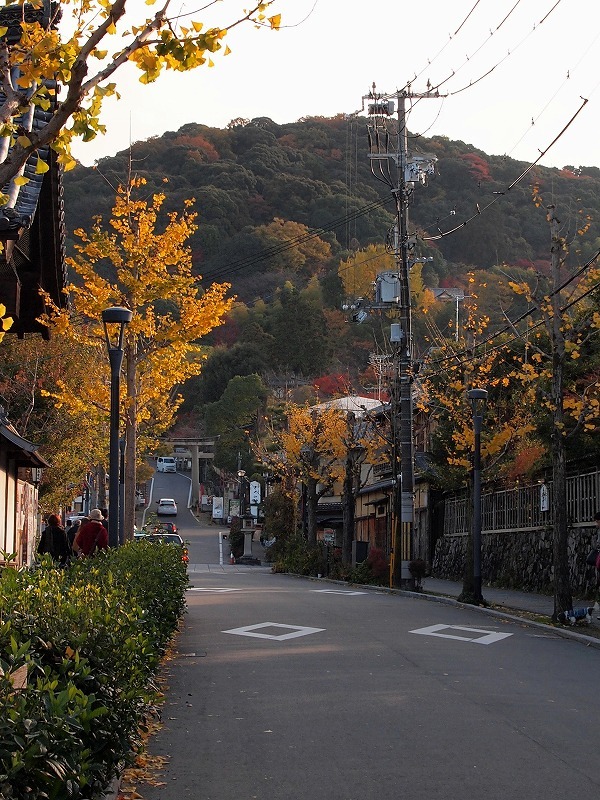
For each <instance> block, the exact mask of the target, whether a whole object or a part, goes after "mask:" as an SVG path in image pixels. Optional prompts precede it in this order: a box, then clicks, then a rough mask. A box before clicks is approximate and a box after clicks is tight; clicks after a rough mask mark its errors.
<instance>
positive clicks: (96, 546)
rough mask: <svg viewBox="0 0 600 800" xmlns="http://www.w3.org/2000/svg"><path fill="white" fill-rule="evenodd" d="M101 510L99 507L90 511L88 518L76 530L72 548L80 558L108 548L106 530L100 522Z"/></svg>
mask: <svg viewBox="0 0 600 800" xmlns="http://www.w3.org/2000/svg"><path fill="white" fill-rule="evenodd" d="M102 519H103V517H102V512H101V511H100V509H99V508H93V509H92V510H91V511H90V518H89V520H88V521H87V522H85V523H83V524H82V525H81V526H80V528H79V530H78V531H77V536H76V537H75V541H74V542H73V550H74V552H75V553H77V555H78V556H79V557H80V558H81V557H83V556H91V555H94V553H96V552H97V551H98V550H106V549H107V548H108V532H107V530H106V528H105V527H104V525H103V524H102Z"/></svg>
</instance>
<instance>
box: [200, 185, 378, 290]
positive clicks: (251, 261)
mask: <svg viewBox="0 0 600 800" xmlns="http://www.w3.org/2000/svg"><path fill="white" fill-rule="evenodd" d="M391 201H392V198H391V197H385V198H383V199H382V200H377V201H374V202H372V203H369V204H367V205H366V206H363V207H362V208H360V209H358V210H357V211H355V212H353V213H352V214H345V215H344V216H343V217H338V218H337V219H334V220H332V221H331V222H330V223H329V224H328V225H326V226H323V227H322V228H312V229H310V232H309V233H306V234H302V235H299V236H296V237H294V238H293V239H287V240H286V241H285V242H283V243H282V244H280V245H274V246H273V247H270V248H266V249H265V250H262V251H260V252H259V253H257V254H255V255H253V256H247V257H246V258H242V259H239V260H238V261H233V262H231V263H230V264H227V265H225V266H223V267H218V268H217V269H216V270H213V271H212V272H209V273H207V274H206V275H204V277H205V278H206V279H209V278H210V279H211V280H215V279H216V280H221V279H224V278H226V277H228V276H229V275H230V274H232V273H235V272H239V271H240V270H242V269H246V268H248V267H253V266H255V265H256V264H259V263H261V262H262V261H266V260H267V259H269V258H273V257H274V256H277V255H280V254H281V253H284V252H286V251H287V250H290V249H292V248H294V247H298V245H301V244H304V243H305V242H308V241H310V240H311V239H316V238H318V237H320V236H322V235H323V234H324V233H328V232H330V231H333V230H335V229H336V228H340V227H342V226H344V225H347V223H348V221H353V220H356V219H358V218H360V217H363V216H365V215H366V214H370V213H371V212H372V211H376V210H377V209H378V208H382V207H383V206H385V205H388V204H389V203H390V202H391Z"/></svg>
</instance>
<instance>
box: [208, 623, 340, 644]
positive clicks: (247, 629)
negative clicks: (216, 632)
mask: <svg viewBox="0 0 600 800" xmlns="http://www.w3.org/2000/svg"><path fill="white" fill-rule="evenodd" d="M261 628H263V629H264V628H283V629H284V630H287V631H290V633H282V634H280V635H279V636H276V635H274V634H272V633H257V632H256V631H259V630H260V629H261ZM324 630H325V628H307V627H303V626H301V625H280V624H279V623H278V622H261V623H259V624H258V625H245V626H244V627H243V628H232V629H231V630H229V631H222V633H233V634H234V635H235V636H252V637H254V638H255V639H270V640H271V641H272V642H285V641H287V639H297V638H298V637H299V636H308V635H309V634H311V633H321V631H324Z"/></svg>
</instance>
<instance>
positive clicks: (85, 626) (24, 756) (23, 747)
mask: <svg viewBox="0 0 600 800" xmlns="http://www.w3.org/2000/svg"><path fill="white" fill-rule="evenodd" d="M45 558H47V557H45ZM0 574H1V579H0V667H1V671H0V797H2V798H7V800H8V798H11V800H20V799H21V798H23V800H25V798H27V800H38V798H40V800H41V798H44V800H55V799H56V800H58V798H60V800H64V799H65V798H73V800H78V798H96V797H98V796H100V795H101V794H102V792H103V791H104V790H105V788H106V787H107V786H108V784H109V783H110V781H111V780H112V779H113V778H114V777H115V776H116V775H118V774H119V772H120V771H121V770H122V769H123V767H124V765H125V764H126V763H127V762H128V761H129V760H130V759H131V756H132V753H133V751H134V750H135V749H136V747H137V745H138V731H139V726H140V724H141V722H142V720H143V718H144V715H145V713H146V712H147V711H148V709H149V708H150V707H151V706H152V704H154V703H155V702H156V699H157V696H158V693H157V691H156V690H155V688H154V686H153V680H152V678H153V675H154V674H155V672H156V670H157V668H158V666H159V663H160V659H161V656H162V655H163V654H164V652H165V648H166V646H167V644H168V642H169V640H170V638H171V637H172V635H173V633H174V631H175V630H176V628H177V625H178V621H179V619H180V617H181V616H182V614H183V613H184V610H185V590H186V587H187V584H188V578H187V572H186V568H185V564H183V563H182V561H181V553H180V550H179V548H175V547H173V546H170V545H166V544H146V543H143V542H136V543H131V544H128V545H126V546H125V547H121V548H119V549H117V550H112V551H108V552H106V553H101V554H100V555H98V556H96V557H94V558H92V559H85V560H82V561H76V562H75V563H74V564H73V565H71V566H69V567H67V568H66V569H59V568H55V567H54V566H53V565H52V563H51V561H50V559H49V558H48V560H44V561H43V562H42V565H41V566H40V567H38V568H36V569H35V570H16V569H12V568H5V569H3V570H2V571H1V573H0ZM25 674H26V683H25V685H22V684H23V683H24V681H23V680H22V678H23V677H25Z"/></svg>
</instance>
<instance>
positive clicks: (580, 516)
mask: <svg viewBox="0 0 600 800" xmlns="http://www.w3.org/2000/svg"><path fill="white" fill-rule="evenodd" d="M543 486H544V489H542V484H539V483H537V484H533V485H532V486H517V487H515V488H514V489H502V490H500V491H495V492H494V491H490V492H485V491H484V492H483V493H482V495H481V529H482V531H483V532H485V533H498V532H500V531H505V532H508V531H532V530H538V529H539V528H544V527H546V526H548V525H551V524H552V522H553V520H554V515H553V508H554V498H553V491H552V482H550V483H548V484H544V485H543ZM546 492H547V494H546ZM544 495H545V496H544ZM543 496H544V497H543ZM542 498H543V499H544V500H545V499H546V498H547V501H548V502H547V509H548V510H542V508H543V504H542ZM565 502H566V504H567V518H568V520H569V525H571V526H585V525H588V526H589V525H590V524H591V523H592V520H593V518H594V513H595V512H596V511H598V510H600V469H596V470H594V471H593V472H588V473H585V474H581V475H572V476H569V477H568V478H567V491H566V498H565ZM470 518H471V509H470V508H468V507H467V498H466V496H465V495H464V494H463V495H461V496H455V497H447V498H446V501H445V514H444V535H452V534H459V535H460V534H463V535H464V534H466V533H468V531H469V520H470Z"/></svg>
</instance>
